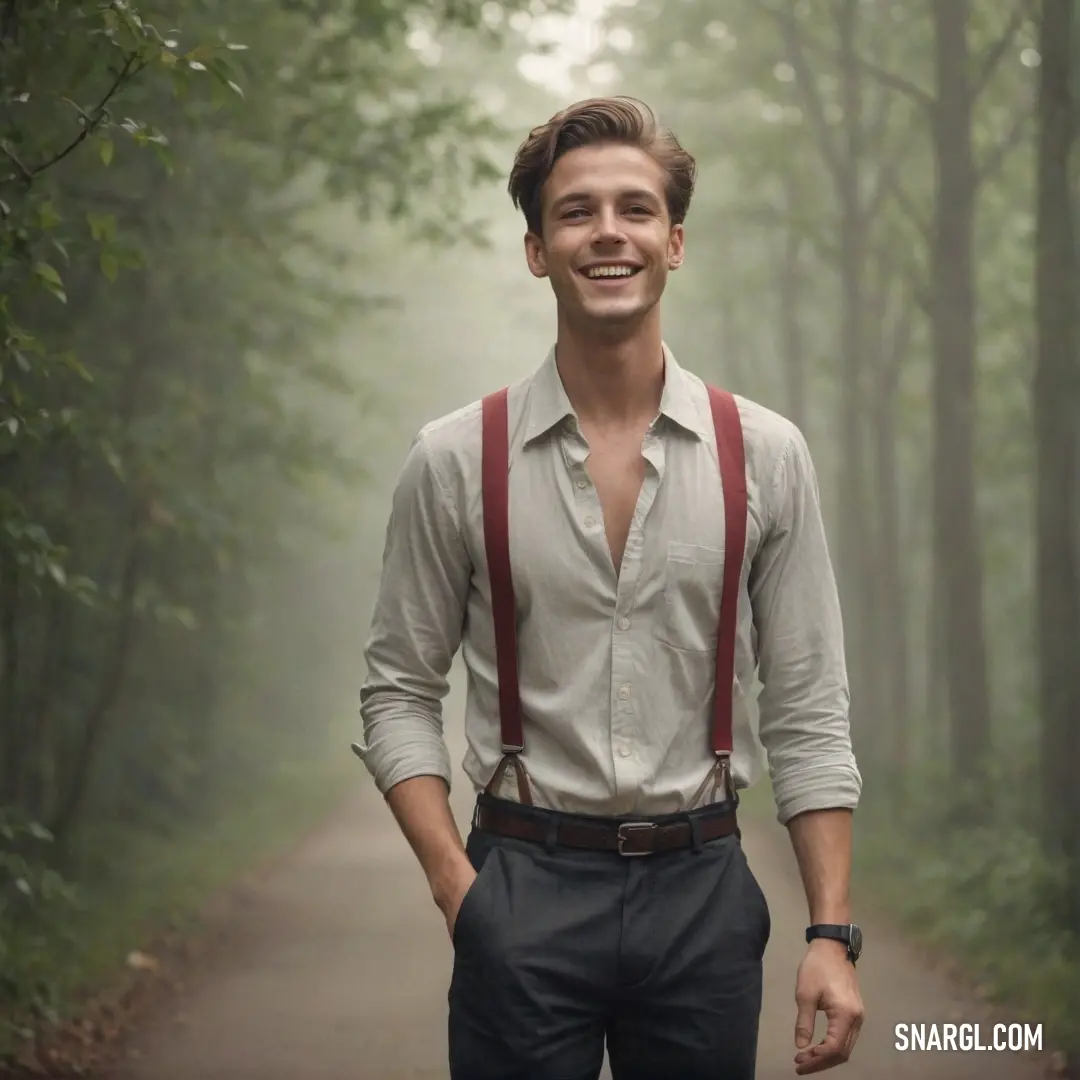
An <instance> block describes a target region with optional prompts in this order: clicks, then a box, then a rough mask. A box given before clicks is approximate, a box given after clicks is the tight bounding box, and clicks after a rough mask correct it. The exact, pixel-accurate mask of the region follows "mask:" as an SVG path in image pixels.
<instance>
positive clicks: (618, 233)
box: [592, 209, 626, 244]
mask: <svg viewBox="0 0 1080 1080" xmlns="http://www.w3.org/2000/svg"><path fill="white" fill-rule="evenodd" d="M594 220H595V228H594V230H593V237H592V241H593V243H594V244H624V243H626V233H625V232H624V231H623V229H622V223H621V222H620V221H619V215H618V213H617V212H616V211H615V210H614V209H610V210H600V211H599V212H598V213H597V214H596V217H595V219H594Z"/></svg>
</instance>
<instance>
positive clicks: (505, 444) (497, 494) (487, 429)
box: [481, 387, 525, 754]
mask: <svg viewBox="0 0 1080 1080" xmlns="http://www.w3.org/2000/svg"><path fill="white" fill-rule="evenodd" d="M483 407H484V427H483V448H484V449H483V457H482V465H481V477H482V483H483V490H484V544H485V547H486V549H487V563H488V576H489V578H490V581H491V614H492V618H493V620H494V623H495V660H496V664H497V666H498V671H499V717H500V719H501V722H502V744H503V753H504V754H519V753H521V751H522V750H524V749H525V736H524V734H523V733H522V730H521V697H520V695H519V693H518V663H517V605H516V604H515V603H514V581H513V578H512V577H511V574H510V523H509V519H510V495H509V473H510V446H509V437H510V436H509V431H508V425H507V415H506V388H505V387H504V388H503V389H502V390H497V391H496V392H495V393H494V394H489V395H488V396H487V397H486V398H484V403H483Z"/></svg>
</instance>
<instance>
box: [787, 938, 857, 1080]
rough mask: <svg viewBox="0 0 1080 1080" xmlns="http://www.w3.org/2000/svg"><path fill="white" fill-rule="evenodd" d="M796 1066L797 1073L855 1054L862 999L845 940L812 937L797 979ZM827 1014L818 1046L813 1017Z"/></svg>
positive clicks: (825, 1066) (819, 1068) (829, 1065)
mask: <svg viewBox="0 0 1080 1080" xmlns="http://www.w3.org/2000/svg"><path fill="white" fill-rule="evenodd" d="M795 1003H796V1005H797V1006H798V1014H797V1016H796V1019H795V1046H796V1047H797V1048H798V1051H799V1052H798V1053H797V1054H796V1055H795V1072H796V1073H797V1074H798V1075H799V1076H805V1075H807V1074H809V1073H816V1072H821V1071H822V1070H824V1069H831V1068H833V1067H834V1066H836V1065H842V1064H843V1063H844V1062H845V1061H847V1060H848V1058H849V1057H850V1056H851V1051H852V1050H854V1049H855V1043H856V1041H857V1040H858V1038H859V1029H860V1028H861V1027H862V1022H863V1002H862V995H861V994H860V993H859V984H858V980H857V979H856V978H855V965H854V964H852V963H851V962H850V961H849V960H848V958H847V949H846V946H845V945H844V944H843V943H842V942H838V941H830V940H827V939H823V938H821V939H817V940H815V941H812V942H811V943H810V947H809V949H807V951H806V956H804V957H803V961H802V963H801V964H800V965H799V973H798V975H797V976H796V979H795ZM819 1011H820V1012H823V1013H824V1014H825V1017H826V1020H827V1025H826V1029H825V1038H824V1039H823V1040H822V1041H821V1042H820V1043H818V1044H817V1045H816V1046H811V1045H810V1040H811V1039H812V1038H813V1037H814V1020H815V1019H816V1017H817V1014H818V1012H819Z"/></svg>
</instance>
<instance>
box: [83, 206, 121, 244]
mask: <svg viewBox="0 0 1080 1080" xmlns="http://www.w3.org/2000/svg"><path fill="white" fill-rule="evenodd" d="M86 223H87V224H88V225H89V226H90V235H91V236H92V237H93V238H94V239H95V240H97V241H98V242H99V243H100V242H101V241H105V240H112V239H113V237H114V236H115V235H116V217H115V216H114V215H113V214H95V213H89V214H87V215H86Z"/></svg>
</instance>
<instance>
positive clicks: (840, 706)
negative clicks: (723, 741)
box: [360, 346, 862, 823]
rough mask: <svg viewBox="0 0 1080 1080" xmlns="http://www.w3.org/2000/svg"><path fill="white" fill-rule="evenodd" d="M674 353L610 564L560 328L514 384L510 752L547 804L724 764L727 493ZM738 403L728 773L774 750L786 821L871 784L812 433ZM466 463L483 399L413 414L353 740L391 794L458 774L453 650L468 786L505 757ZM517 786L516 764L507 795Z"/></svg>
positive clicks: (684, 792)
mask: <svg viewBox="0 0 1080 1080" xmlns="http://www.w3.org/2000/svg"><path fill="white" fill-rule="evenodd" d="M665 359H666V365H665V380H664V390H663V394H662V398H661V402H660V410H659V413H658V415H657V416H656V418H655V420H654V422H653V424H652V425H651V427H650V428H649V431H648V433H647V434H646V436H645V439H644V443H643V446H642V455H643V456H644V458H645V461H646V471H645V480H644V483H643V485H642V488H641V492H640V495H639V497H638V500H637V506H636V508H635V510H634V515H633V521H632V524H631V526H630V533H629V537H628V539H627V542H626V551H625V554H624V556H623V562H622V566H621V568H620V572H619V573H618V574H616V572H615V567H614V565H613V563H612V559H611V554H610V550H609V548H608V544H607V539H606V535H605V532H604V521H603V513H602V511H601V507H600V501H599V499H598V497H597V493H596V488H595V487H594V486H593V483H592V481H591V480H590V478H589V473H588V471H587V469H586V466H585V463H586V459H587V457H588V453H589V448H588V444H587V443H586V441H585V438H584V436H583V435H582V433H581V429H580V427H579V425H578V422H577V418H576V416H575V413H574V410H573V408H572V407H571V405H570V401H569V399H568V398H567V396H566V392H565V390H564V388H563V385H562V380H561V379H560V377H559V374H558V369H557V367H556V365H555V350H554V348H552V349H551V350H550V351H549V353H548V355H547V358H546V359H545V360H544V362H543V364H542V365H541V366H540V367H539V368H538V369H537V370H536V371H535V372H534V373H533V374H532V375H531V376H529V377H527V378H524V379H521V380H519V381H518V382H516V383H514V384H513V385H512V386H511V387H510V390H509V396H508V408H509V423H510V461H511V467H510V554H511V567H512V574H513V580H514V588H515V593H516V600H517V608H518V619H519V623H518V625H519V630H518V651H519V653H518V654H519V670H520V686H521V702H522V711H523V726H524V734H525V751H524V754H523V755H522V762H523V764H524V765H525V767H526V770H527V772H528V775H529V778H530V780H531V782H532V788H533V797H534V799H535V801H536V803H537V804H538V805H541V806H546V807H550V808H553V809H558V810H565V811H574V812H579V813H593V814H611V815H616V814H618V815H625V814H634V813H637V814H663V813H670V812H674V811H678V810H684V809H688V808H689V807H690V805H691V804H692V803H693V802H694V800H695V794H696V793H697V792H699V791H700V789H701V788H702V784H703V781H705V780H706V778H707V776H708V774H709V771H710V770H711V768H712V766H713V764H714V762H715V758H714V757H713V754H712V751H711V749H710V732H711V724H712V707H711V701H712V693H713V685H714V682H715V670H714V665H715V649H716V638H717V628H718V618H719V605H720V591H721V579H722V572H723V560H724V500H723V490H722V487H721V481H720V473H719V467H718V462H717V455H716V442H715V436H714V433H713V425H712V414H711V412H710V407H709V400H708V393H707V391H706V388H705V385H704V383H703V382H702V381H701V380H700V379H699V378H698V377H697V376H695V375H693V374H691V373H690V372H689V371H686V370H685V369H683V368H681V367H680V366H679V365H678V363H677V362H676V360H675V358H674V356H673V355H672V354H671V351H670V350H669V349H668V348H667V347H666V346H665ZM737 402H738V406H739V412H740V415H741V417H742V423H743V427H744V438H745V445H746V472H747V496H748V511H749V512H748V519H747V533H746V552H745V556H744V558H743V565H742V577H741V583H740V584H741V591H740V597H739V609H738V637H737V645H736V658H735V671H736V683H735V686H734V689H733V694H734V753H733V755H732V759H731V765H732V774H733V776H734V779H735V782H736V785H737V786H738V787H739V788H745V787H747V786H749V785H750V784H752V783H753V782H754V781H755V780H756V779H757V778H758V777H759V776H760V774H761V769H762V765H763V763H764V760H767V763H768V768H769V772H770V775H771V777H772V781H773V790H774V794H775V798H776V804H777V811H778V818H779V820H780V821H781V822H784V823H786V822H787V821H788V819H790V818H791V817H792V816H793V815H795V814H798V813H801V812H803V811H807V810H814V809H823V808H828V807H848V808H854V807H855V806H856V804H857V802H858V799H859V795H860V792H861V786H862V781H861V777H860V775H859V771H858V768H857V766H856V762H855V758H854V756H853V754H852V748H851V740H850V732H849V722H848V683H847V674H846V670H845V660H844V646H843V630H842V625H841V617H840V607H839V602H838V598H837V590H836V584H835V580H834V575H833V569H832V565H831V562H830V558H829V553H828V549H827V545H826V539H825V531H824V527H823V524H822V517H821V509H820V505H819V498H818V487H817V480H816V476H815V473H814V468H813V464H812V462H811V458H810V453H809V451H808V449H807V445H806V443H805V441H804V439H803V436H802V435H801V433H800V432H799V430H798V429H797V428H796V427H795V426H794V425H793V424H791V423H790V422H789V421H787V420H785V419H784V418H783V417H781V416H779V415H777V414H776V413H774V412H771V411H770V410H768V409H766V408H764V407H762V406H760V405H757V404H754V403H753V402H751V401H748V400H746V399H745V398H741V397H739V398H737ZM480 463H481V406H480V402H479V401H476V402H473V403H472V404H471V405H468V406H466V407H464V408H462V409H459V410H457V411H455V412H453V413H450V414H449V415H447V416H444V417H442V418H441V419H438V420H435V421H433V422H432V423H429V424H427V425H426V426H425V427H424V428H423V429H422V430H421V431H420V432H419V434H418V435H417V437H416V439H415V440H414V442H413V444H412V447H411V449H410V451H409V453H408V456H407V459H406V461H405V464H404V467H403V469H402V472H401V474H400V476H399V478H398V483H397V487H396V490H395V492H394V497H393V507H392V511H391V515H390V521H389V525H388V528H387V533H386V546H385V551H384V559H383V570H382V580H381V585H380V589H379V593H378V597H377V600H376V603H375V610H374V617H373V624H372V630H371V636H370V639H369V642H368V645H367V649H366V659H367V664H368V677H367V680H366V682H365V683H364V685H363V688H362V690H361V695H360V701H361V713H362V717H363V727H364V739H365V744H366V745H365V746H364V748H363V757H364V761H365V763H366V765H367V768H368V769H369V770H370V772H371V774H372V776H373V777H374V780H375V782H376V784H377V785H378V787H379V789H380V790H381V791H382V792H383V793H386V792H387V791H389V790H390V788H392V787H393V786H394V785H395V784H398V783H400V782H401V781H403V780H406V779H408V778H410V777H414V776H420V775H437V776H441V777H443V778H444V779H445V780H446V782H447V783H448V784H449V783H450V779H451V766H450V758H449V753H448V751H447V747H446V743H445V741H444V738H443V719H442V699H443V697H444V695H445V694H446V692H447V690H448V681H447V674H448V672H449V670H450V667H451V664H452V661H453V658H454V656H455V654H456V653H457V651H458V648H459V647H461V649H462V652H463V658H464V661H465V665H466V669H467V671H468V694H467V703H466V710H465V735H466V741H467V746H468V749H467V753H466V756H465V760H464V770H465V772H466V774H467V775H468V777H469V778H470V779H471V781H472V783H473V784H474V785H475V787H476V788H477V789H478V790H479V789H481V788H483V786H484V785H485V784H486V783H487V782H488V780H489V778H490V777H491V775H492V773H493V772H494V770H495V768H496V766H497V764H498V762H499V759H500V757H501V756H502V751H501V745H502V744H501V740H500V732H499V711H498V688H497V683H496V662H495V639H494V632H493V629H492V618H491V605H490V599H491V597H490V591H489V586H488V577H487V560H486V557H485V550H484V531H483V516H482V497H481V496H482V492H481V468H480ZM755 683H759V684H760V693H759V694H758V693H755V692H754V689H753V688H754V686H755ZM762 750H764V754H763V753H762ZM763 759H764V760H763ZM515 792H516V788H515V786H514V783H513V780H512V774H508V775H507V778H506V783H505V785H504V787H503V789H502V790H501V791H500V792H499V794H501V795H504V796H505V797H507V798H515V797H516V794H515Z"/></svg>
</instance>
